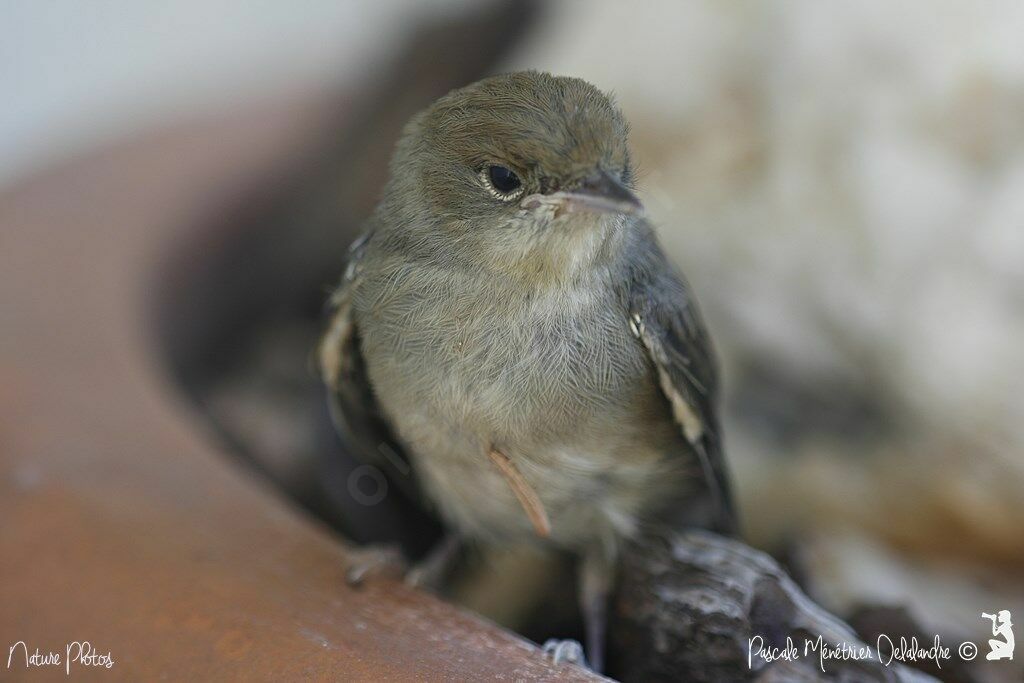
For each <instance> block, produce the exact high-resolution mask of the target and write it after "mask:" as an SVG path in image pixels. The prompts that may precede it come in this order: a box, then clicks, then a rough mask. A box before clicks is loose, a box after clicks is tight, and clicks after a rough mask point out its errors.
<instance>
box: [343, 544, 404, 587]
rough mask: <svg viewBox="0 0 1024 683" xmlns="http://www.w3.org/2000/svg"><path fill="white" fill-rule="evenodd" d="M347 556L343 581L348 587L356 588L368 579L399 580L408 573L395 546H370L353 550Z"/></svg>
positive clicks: (402, 558)
mask: <svg viewBox="0 0 1024 683" xmlns="http://www.w3.org/2000/svg"><path fill="white" fill-rule="evenodd" d="M348 554H349V557H350V558H351V559H350V560H349V564H348V569H347V570H346V571H345V581H346V583H348V585H350V586H358V585H360V584H362V583H363V582H364V581H365V580H366V579H368V578H375V577H379V576H387V577H390V578H399V577H405V576H407V575H408V573H409V565H408V563H407V562H406V561H405V557H404V556H403V555H402V552H401V551H400V550H399V549H398V548H397V547H396V546H392V545H371V546H367V547H364V548H355V549H353V550H350V551H349V553H348Z"/></svg>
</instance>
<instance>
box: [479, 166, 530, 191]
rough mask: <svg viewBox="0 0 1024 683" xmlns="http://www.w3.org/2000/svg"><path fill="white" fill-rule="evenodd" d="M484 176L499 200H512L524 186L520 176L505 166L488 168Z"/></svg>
mask: <svg viewBox="0 0 1024 683" xmlns="http://www.w3.org/2000/svg"><path fill="white" fill-rule="evenodd" d="M484 174H485V179H486V181H487V184H488V185H489V186H490V188H491V189H492V190H494V193H495V194H496V195H497V196H498V198H499V199H511V198H512V197H514V196H515V194H516V192H517V190H519V188H521V187H522V186H523V182H522V181H521V180H519V176H517V175H516V174H515V173H513V172H512V171H511V170H509V169H507V168H505V167H504V166H488V167H487V168H485V169H484Z"/></svg>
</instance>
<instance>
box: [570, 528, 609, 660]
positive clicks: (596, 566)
mask: <svg viewBox="0 0 1024 683" xmlns="http://www.w3.org/2000/svg"><path fill="white" fill-rule="evenodd" d="M614 579H615V560H614V552H613V551H611V550H610V548H608V547H606V546H605V545H604V544H600V543H598V544H594V545H592V546H591V547H590V548H589V549H588V550H587V551H586V552H585V553H584V555H583V558H582V560H581V561H580V565H579V601H580V612H581V613H582V614H583V629H584V633H585V635H586V640H587V658H588V659H589V660H590V666H591V668H592V669H593V670H594V671H596V672H598V673H600V672H601V671H602V670H603V668H604V651H605V634H606V631H607V626H608V598H609V594H610V593H611V588H612V582H613V581H614Z"/></svg>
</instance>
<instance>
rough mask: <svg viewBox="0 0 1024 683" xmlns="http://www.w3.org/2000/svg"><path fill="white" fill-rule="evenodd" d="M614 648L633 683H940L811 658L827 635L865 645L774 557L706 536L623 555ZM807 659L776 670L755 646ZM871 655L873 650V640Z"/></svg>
mask: <svg viewBox="0 0 1024 683" xmlns="http://www.w3.org/2000/svg"><path fill="white" fill-rule="evenodd" d="M621 572H622V574H621V576H620V581H619V589H618V592H617V595H616V598H615V602H614V605H613V610H614V615H613V618H612V624H611V638H610V643H611V644H612V647H613V648H614V651H613V652H612V655H613V657H614V658H615V664H616V666H615V672H616V673H617V674H618V675H619V676H620V677H621V678H622V679H623V680H625V681H633V680H637V681H641V680H642V681H759V682H764V683H767V682H769V681H836V680H840V681H933V680H935V679H933V678H931V677H930V676H927V675H925V674H923V673H920V672H918V671H916V670H914V669H910V668H908V667H905V666H902V665H899V664H896V663H893V664H891V665H890V666H888V667H887V666H885V665H884V664H882V663H881V662H879V661H878V658H877V652H876V653H875V655H876V656H874V657H873V658H871V659H858V660H853V659H847V660H842V659H828V660H826V661H825V662H824V665H825V672H824V673H823V672H822V671H821V669H820V668H819V663H820V660H819V657H818V655H817V652H815V651H811V652H810V653H809V654H807V655H805V654H804V643H805V639H810V640H815V639H817V637H818V636H819V635H820V636H822V640H823V643H826V644H828V645H830V646H831V647H835V646H837V645H839V644H842V643H846V644H848V645H850V646H852V647H855V648H856V647H866V646H867V644H866V643H863V642H862V641H861V640H860V639H859V638H858V637H857V636H856V634H855V633H854V632H853V630H852V629H851V628H850V627H849V626H847V625H846V624H844V623H843V622H842V621H840V620H839V619H838V618H836V617H835V616H833V615H831V614H829V613H828V612H826V611H825V610H824V609H822V608H821V607H819V606H818V605H817V604H815V603H814V602H812V601H811V599H810V598H808V597H807V595H805V594H804V592H803V591H801V590H800V588H799V587H798V586H797V585H796V583H795V582H794V581H793V580H792V579H791V578H790V577H789V576H788V575H787V574H786V573H785V572H784V571H783V570H782V568H781V567H780V566H779V565H778V563H776V562H775V561H774V560H773V559H771V558H770V557H768V556H767V555H765V554H764V553H762V552H759V551H757V550H754V549H753V548H750V547H749V546H746V545H744V544H742V543H740V542H738V541H734V540H730V539H726V538H724V537H722V536H718V535H716V534H712V533H710V532H705V531H688V532H685V533H679V534H672V535H670V536H668V537H657V538H655V537H650V536H648V537H644V538H641V539H639V540H638V541H636V542H635V543H633V544H631V546H630V547H629V548H627V549H626V552H625V553H623V565H622V569H621ZM757 636H760V637H761V638H763V642H764V645H765V647H766V648H767V647H780V648H781V647H785V645H786V638H787V637H791V638H792V639H793V642H794V644H795V645H796V647H797V650H798V652H799V656H798V657H797V658H794V659H792V660H791V661H787V660H783V659H780V660H776V661H774V662H771V663H768V662H766V661H765V660H764V658H762V657H760V656H758V655H757V654H756V652H757V643H758V641H757V640H755V641H754V652H755V654H754V655H753V656H752V658H751V659H750V664H748V656H750V647H751V642H750V639H752V638H756V637H757ZM871 645H872V651H873V652H874V643H872V644H871Z"/></svg>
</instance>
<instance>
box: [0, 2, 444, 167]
mask: <svg viewBox="0 0 1024 683" xmlns="http://www.w3.org/2000/svg"><path fill="white" fill-rule="evenodd" d="M458 4H459V3H458V2H453V1H451V0H433V1H432V2H430V3H424V2H416V1H415V0H389V1H387V2H381V1H376V2H375V1H374V0H295V1H294V2H291V1H289V2H280V1H277V2H275V1H271V0H175V1H174V2H156V1H154V0H141V1H133V0H89V1H87V2H79V1H77V0H44V1H41V2H34V1H33V0H0V101H2V103H3V104H2V106H0V183H3V182H4V181H7V180H10V179H12V178H13V177H16V176H18V175H22V174H24V173H28V172H30V171H31V170H33V169H35V168H38V167H39V166H41V165H44V164H46V163H48V162H51V161H54V160H56V159H58V158H61V157H63V156H65V155H67V154H72V153H74V152H75V151H78V150H80V149H82V148H83V147H88V146H91V145H94V144H97V143H99V142H101V141H102V140H105V139H111V138H115V137H118V136H119V135H123V134H125V133H130V132H132V131H135V130H138V129H141V128H143V127H145V126H147V125H149V124H153V123H156V122H160V121H169V120H173V119H174V118H175V115H180V114H181V113H182V112H186V111H195V110H196V109H200V110H203V109H210V108H216V107H219V106H225V105H228V104H230V103H232V102H236V101H239V100H241V99H244V98H245V97H246V96H249V95H253V94H256V93H260V92H267V91H269V90H273V89H275V88H278V89H280V88H284V87H296V88H301V87H302V86H303V85H305V84H311V83H322V82H323V81H324V80H325V79H334V80H337V81H338V82H340V83H346V82H349V81H351V80H352V79H353V78H356V77H358V76H359V75H360V73H361V68H362V67H364V66H365V65H366V64H368V63H372V61H373V60H374V58H376V57H378V56H380V55H381V54H384V53H386V52H387V51H388V50H389V49H392V48H393V46H394V44H395V42H396V41H397V40H399V39H400V38H401V36H402V34H403V32H404V30H405V29H406V28H407V27H408V22H409V21H410V20H412V19H414V18H415V17H417V16H418V15H421V14H423V13H426V12H428V11H429V12H437V11H445V10H446V9H447V8H449V6H451V5H458Z"/></svg>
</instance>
